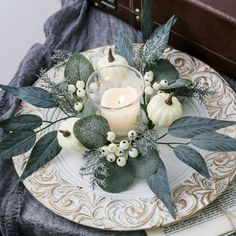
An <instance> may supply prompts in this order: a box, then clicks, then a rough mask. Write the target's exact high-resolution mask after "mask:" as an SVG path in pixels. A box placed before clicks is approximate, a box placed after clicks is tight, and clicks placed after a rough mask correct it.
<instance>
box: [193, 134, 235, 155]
mask: <svg viewBox="0 0 236 236" xmlns="http://www.w3.org/2000/svg"><path fill="white" fill-rule="evenodd" d="M191 143H192V144H193V145H194V146H196V147H199V148H202V149H205V150H208V151H215V152H233V151H236V140H235V139H233V138H231V137H229V136H226V135H224V134H219V133H216V132H206V133H202V134H199V135H197V136H195V137H193V138H192V140H191Z"/></svg>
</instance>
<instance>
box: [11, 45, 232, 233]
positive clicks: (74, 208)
mask: <svg viewBox="0 0 236 236" xmlns="http://www.w3.org/2000/svg"><path fill="white" fill-rule="evenodd" d="M107 50H108V47H103V48H98V49H94V50H90V51H87V52H85V53H84V55H85V56H87V57H88V58H89V59H90V60H91V61H92V62H93V63H94V62H95V61H96V58H97V56H101V55H104V53H107ZM164 58H168V59H169V60H170V61H171V62H172V63H173V64H174V65H175V66H176V67H177V69H178V70H179V72H180V75H181V77H182V78H184V79H192V80H196V79H200V81H201V84H202V85H203V86H206V87H210V88H211V89H212V90H213V91H216V92H217V93H216V94H215V95H214V96H211V97H209V98H207V99H206V101H205V102H204V104H201V103H199V102H197V101H195V100H189V102H188V103H187V104H185V105H184V115H194V116H205V117H207V116H209V117H213V118H218V119H224V120H236V104H235V94H234V92H233V91H232V89H231V88H230V87H229V86H228V84H227V83H225V82H224V80H223V79H222V78H221V76H220V75H219V74H217V73H216V72H215V71H214V70H213V69H211V68H210V67H209V66H207V65H205V64H204V63H202V62H201V61H199V60H197V59H195V58H193V57H191V56H189V55H187V54H185V53H182V52H179V51H177V50H174V49H170V48H169V49H167V50H166V51H165V53H164ZM48 73H49V75H50V77H51V79H52V80H54V81H60V80H61V79H62V78H63V68H61V69H60V70H57V71H55V70H50V71H49V72H48ZM40 83H41V82H40V81H39V82H38V83H37V86H40V85H41V84H40ZM22 113H33V114H37V115H39V116H41V117H42V118H43V119H45V120H55V119H57V118H60V117H62V115H63V114H62V113H61V112H60V111H59V110H57V109H40V108H35V107H33V106H31V105H29V104H26V103H24V102H23V103H22V107H21V109H20V111H19V114H22ZM57 125H58V124H57ZM57 125H55V126H54V127H50V129H48V130H45V131H44V133H45V132H48V131H49V130H54V129H56V127H57ZM223 131H224V132H225V133H227V134H228V135H231V136H232V137H236V132H235V126H231V127H228V128H226V129H224V130H223ZM42 134H43V132H42V133H40V136H41V135H42ZM201 153H202V154H203V156H204V158H205V160H206V162H207V165H208V168H209V170H210V175H211V180H207V179H205V178H203V177H202V176H201V175H199V174H198V173H196V172H195V171H193V170H192V169H191V168H190V167H188V166H186V165H185V164H183V163H182V162H181V161H179V160H178V159H177V158H176V157H175V156H174V154H173V152H172V150H170V149H168V148H166V147H160V155H161V158H162V160H163V161H164V163H165V165H166V167H167V172H168V176H169V182H170V187H171V190H172V193H173V199H174V204H175V207H176V209H177V213H176V215H177V217H176V220H180V219H183V218H185V217H188V216H190V215H192V214H194V213H195V212H197V211H198V210H200V209H202V208H204V207H205V206H206V205H208V204H209V203H211V202H212V201H213V200H214V199H215V198H216V197H217V196H218V195H220V194H221V193H222V192H223V191H224V189H225V188H226V186H227V185H228V183H229V181H231V180H232V179H233V177H234V176H235V173H236V158H235V156H236V155H235V153H223V154H222V153H211V152H206V151H201ZM28 154H29V153H27V154H24V155H20V156H17V157H14V158H13V160H14V165H15V168H16V171H17V173H18V175H20V174H21V173H22V171H23V169H24V166H25V163H26V161H27V158H28ZM82 162H83V161H82V157H81V155H80V154H77V153H69V152H65V151H62V152H61V153H60V155H59V156H58V157H56V158H55V159H54V160H53V161H51V162H50V163H49V164H48V165H46V166H45V167H43V168H40V169H39V170H38V171H37V172H35V173H34V174H32V175H31V176H30V177H28V178H27V179H26V180H25V181H24V185H25V186H26V188H27V189H28V190H29V191H30V192H31V193H32V195H33V196H34V197H35V198H36V199H38V200H39V201H40V202H41V203H42V204H43V205H45V206H46V207H47V208H48V209H50V210H51V211H53V212H55V213H56V214H58V215H60V216H63V217H65V218H66V219H68V220H71V221H74V222H76V223H80V224H84V225H87V226H90V227H94V228H101V229H110V230H138V229H146V228H151V227H158V226H161V225H165V224H168V223H171V222H174V221H176V220H174V219H173V218H172V217H171V216H170V214H169V213H168V211H167V209H166V208H165V207H164V205H163V204H162V203H161V202H160V201H159V200H158V199H157V197H155V195H154V194H153V193H152V192H151V190H150V189H149V187H148V185H147V184H146V182H145V180H142V179H137V180H136V181H135V183H134V184H133V185H132V186H131V188H130V189H129V190H128V191H125V192H122V193H119V194H111V193H107V192H104V191H103V190H101V189H99V188H97V189H96V190H95V191H94V190H92V189H91V188H90V187H89V184H88V180H87V179H86V178H85V179H82V178H81V176H80V175H79V168H80V166H81V165H82Z"/></svg>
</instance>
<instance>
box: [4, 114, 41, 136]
mask: <svg viewBox="0 0 236 236" xmlns="http://www.w3.org/2000/svg"><path fill="white" fill-rule="evenodd" d="M41 125H42V119H41V118H40V117H39V116H36V115H31V114H25V115H19V116H15V117H12V118H9V119H6V120H1V121H0V127H1V128H2V129H3V130H4V131H5V132H10V131H14V130H27V129H36V128H38V127H39V126H41Z"/></svg>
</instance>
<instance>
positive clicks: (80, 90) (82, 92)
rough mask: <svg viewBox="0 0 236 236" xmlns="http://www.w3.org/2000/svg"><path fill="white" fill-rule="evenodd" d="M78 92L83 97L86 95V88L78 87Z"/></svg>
mask: <svg viewBox="0 0 236 236" xmlns="http://www.w3.org/2000/svg"><path fill="white" fill-rule="evenodd" d="M76 94H77V96H78V97H79V98H82V97H84V96H85V90H84V89H82V88H79V89H77V91H76Z"/></svg>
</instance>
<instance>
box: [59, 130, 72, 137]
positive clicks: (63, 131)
mask: <svg viewBox="0 0 236 236" xmlns="http://www.w3.org/2000/svg"><path fill="white" fill-rule="evenodd" d="M59 132H60V133H62V135H63V136H64V137H65V138H66V137H69V136H70V135H71V133H70V132H69V131H68V130H59Z"/></svg>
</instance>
